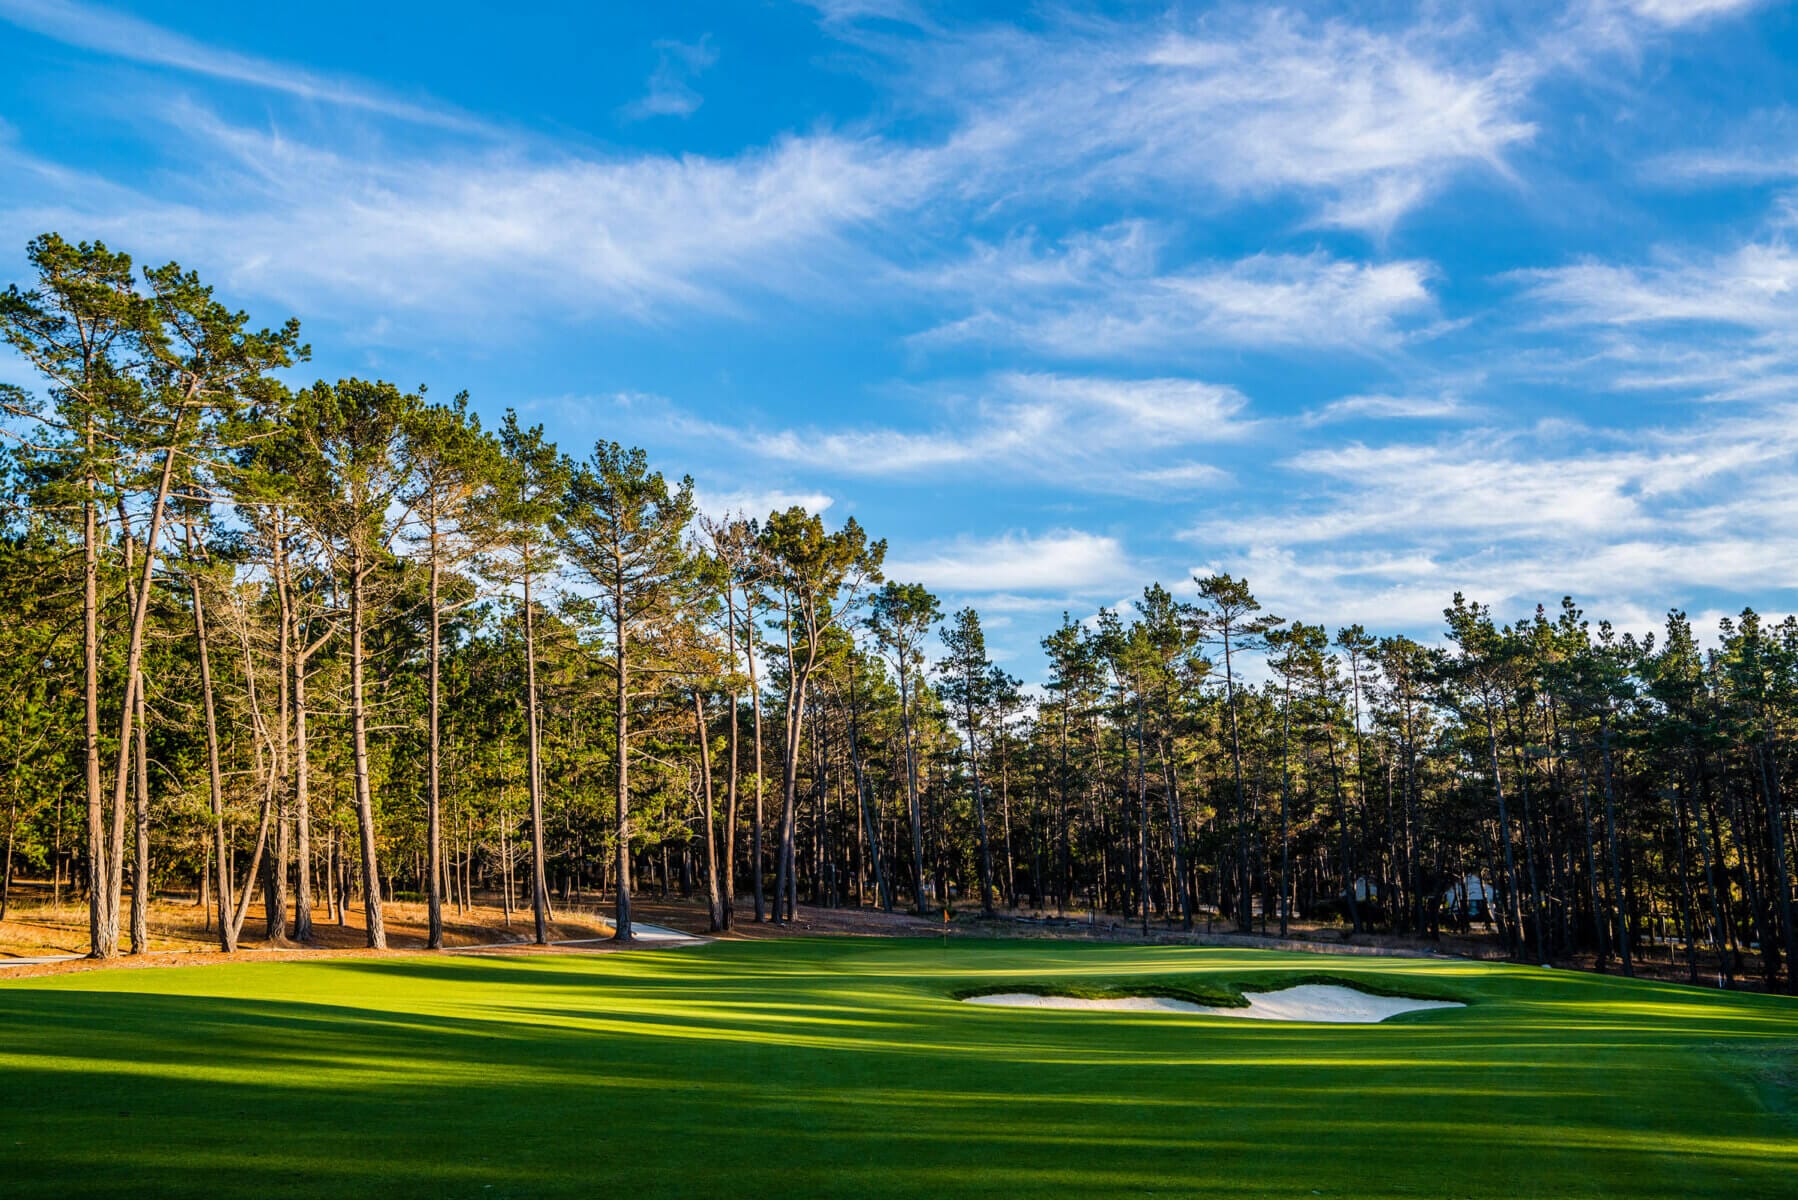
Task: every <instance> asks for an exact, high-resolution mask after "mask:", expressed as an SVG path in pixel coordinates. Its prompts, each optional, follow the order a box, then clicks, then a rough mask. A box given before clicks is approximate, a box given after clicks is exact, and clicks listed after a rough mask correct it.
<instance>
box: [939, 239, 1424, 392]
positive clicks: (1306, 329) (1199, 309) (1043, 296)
mask: <svg viewBox="0 0 1798 1200" xmlns="http://www.w3.org/2000/svg"><path fill="white" fill-rule="evenodd" d="M1433 273H1434V268H1433V267H1432V266H1431V265H1430V264H1429V263H1427V262H1423V261H1420V260H1415V259H1406V260H1399V261H1392V262H1366V261H1359V260H1354V259H1345V258H1336V257H1332V256H1330V255H1328V254H1325V253H1323V252H1321V251H1314V252H1312V253H1309V254H1256V255H1251V256H1249V257H1247V258H1242V259H1238V260H1236V261H1233V262H1212V263H1200V264H1192V265H1188V266H1184V267H1178V268H1174V269H1163V268H1161V267H1160V266H1159V264H1158V262H1157V257H1156V255H1155V253H1154V251H1153V249H1152V242H1151V239H1150V238H1149V236H1148V235H1147V233H1146V232H1145V230H1144V229H1143V227H1142V226H1140V225H1137V224H1130V225H1125V226H1121V227H1114V228H1112V229H1108V230H1105V231H1102V232H1101V233H1099V234H1096V235H1095V234H1081V235H1076V236H1075V237H1073V238H1070V239H1067V240H1066V241H1064V242H1063V243H1061V244H1059V245H1054V246H1048V247H1043V246H1039V245H1037V244H1036V243H1035V242H1034V241H1028V240H1026V241H1018V242H1012V243H1010V244H1007V245H1004V246H1000V247H990V246H988V247H976V248H975V249H974V250H973V251H972V252H971V253H970V254H969V255H968V256H966V257H965V258H963V259H961V260H959V261H955V262H951V263H949V264H946V265H945V266H942V267H940V268H937V269H935V270H932V271H929V272H925V273H922V274H921V275H920V276H918V281H919V282H920V284H921V285H922V286H925V287H927V288H932V289H935V290H937V291H938V292H939V293H941V294H945V295H947V296H950V297H959V298H961V299H962V300H963V301H964V303H967V304H970V305H972V306H974V311H972V312H971V313H969V314H967V315H965V316H962V317H959V318H957V319H954V320H952V321H948V322H945V323H942V324H939V325H937V326H935V327H934V328H932V329H929V330H927V331H925V332H923V333H920V334H918V335H915V336H914V338H913V341H914V342H915V343H916V344H919V345H922V346H926V347H928V346H933V345H953V344H956V343H970V342H971V343H980V344H989V345H1002V346H1014V347H1020V348H1024V349H1028V350H1032V351H1036V352H1038V353H1043V354H1050V355H1054V356H1057V357H1063V358H1098V359H1103V358H1112V357H1129V356H1132V355H1137V354H1141V353H1145V352H1159V353H1169V352H1179V351H1180V349H1181V348H1195V347H1203V346H1207V345H1211V346H1218V345H1222V346H1245V347H1257V348H1260V347H1287V348H1290V347H1314V348H1324V349H1335V350H1344V349H1350V350H1357V351H1361V350H1378V349H1382V348H1389V347H1392V346H1394V345H1396V344H1397V343H1399V342H1400V341H1402V340H1404V339H1405V338H1407V337H1410V336H1413V335H1415V334H1418V333H1426V332H1428V330H1429V328H1430V326H1431V324H1432V321H1431V318H1432V317H1433V316H1434V315H1435V311H1436V304H1435V299H1434V297H1433V296H1432V294H1431V291H1430V279H1431V276H1432V275H1433Z"/></svg>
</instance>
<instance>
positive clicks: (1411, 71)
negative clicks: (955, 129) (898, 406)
mask: <svg viewBox="0 0 1798 1200" xmlns="http://www.w3.org/2000/svg"><path fill="white" fill-rule="evenodd" d="M894 53H895V54H896V55H900V56H906V57H905V62H906V70H907V71H908V74H907V75H906V77H905V82H906V84H907V86H909V87H911V88H913V89H914V94H915V95H917V96H918V97H920V98H922V99H924V100H926V102H933V103H934V104H936V105H937V106H939V107H941V108H944V109H947V110H948V111H950V112H953V113H956V114H958V115H959V116H960V118H961V120H962V122H963V128H962V130H961V131H960V133H959V134H958V135H957V138H956V142H957V144H958V145H959V146H960V147H961V148H962V149H963V151H964V152H965V153H966V154H968V155H969V156H970V157H972V158H975V159H977V160H978V162H979V163H981V164H984V166H983V167H982V168H981V171H983V173H984V174H986V175H988V176H990V177H991V178H992V183H991V185H990V186H993V187H995V188H996V189H1000V190H1003V189H1004V188H1006V187H1009V186H1016V185H1017V184H1018V182H1019V181H1020V180H1022V179H1024V178H1027V177H1029V176H1031V175H1038V174H1041V173H1044V172H1047V171H1052V172H1053V173H1054V174H1056V175H1058V176H1061V177H1063V178H1064V179H1066V180H1067V181H1068V185H1069V192H1068V194H1069V196H1070V197H1073V198H1076V199H1077V198H1079V197H1082V196H1084V195H1089V194H1091V193H1092V192H1093V191H1095V190H1112V189H1114V188H1116V187H1118V186H1119V185H1120V184H1121V185H1123V186H1126V187H1130V188H1134V189H1141V190H1148V191H1151V192H1153V191H1164V190H1166V189H1182V188H1184V189H1191V188H1198V189H1200V190H1201V192H1202V194H1203V195H1206V196H1209V197H1212V198H1214V199H1221V200H1232V199H1240V198H1243V197H1254V196H1265V195H1269V194H1275V193H1284V192H1290V193H1295V194H1298V195H1300V196H1303V197H1305V198H1306V199H1307V200H1308V201H1309V202H1310V204H1311V205H1312V209H1313V213H1314V220H1315V221H1316V222H1317V223H1319V224H1322V225H1332V226H1341V227H1346V228H1352V229H1362V230H1370V231H1376V232H1380V231H1384V230H1387V229H1390V228H1391V226H1392V224H1393V223H1394V222H1395V221H1397V220H1398V219H1399V218H1400V217H1402V216H1403V215H1404V214H1405V213H1406V212H1408V211H1409V210H1410V209H1411V208H1413V207H1414V206H1415V205H1417V204H1418V203H1420V202H1421V201H1422V200H1423V199H1424V198H1425V197H1426V196H1427V195H1429V194H1431V193H1432V192H1434V191H1436V190H1437V189H1439V188H1440V187H1441V186H1442V185H1443V184H1444V183H1445V182H1446V181H1447V180H1448V179H1449V178H1451V177H1452V176H1453V175H1454V174H1456V173H1457V172H1459V171H1463V170H1467V169H1478V170H1483V171H1487V172H1498V173H1500V174H1503V173H1504V172H1505V171H1506V169H1507V168H1506V167H1505V156H1506V154H1507V153H1508V152H1509V151H1511V150H1512V149H1514V148H1516V147H1517V146H1519V145H1522V144H1524V143H1526V142H1528V141H1529V140H1530V139H1531V138H1532V136H1533V135H1534V132H1535V130H1534V126H1533V125H1532V124H1531V123H1530V122H1529V121H1528V120H1526V119H1524V118H1523V117H1522V116H1521V114H1520V109H1521V102H1522V100H1523V98H1524V96H1525V95H1526V93H1527V91H1528V87H1529V84H1530V82H1531V79H1530V76H1529V73H1528V72H1527V71H1520V70H1519V69H1518V67H1517V64H1516V63H1514V62H1513V61H1511V60H1510V59H1507V58H1506V57H1504V56H1503V55H1496V56H1494V55H1486V56H1484V57H1482V56H1481V55H1479V54H1478V53H1476V52H1470V51H1469V49H1468V47H1467V46H1466V45H1464V44H1456V43H1454V42H1453V41H1452V39H1451V37H1450V36H1449V34H1448V32H1447V31H1445V30H1443V29H1439V28H1437V27H1435V26H1433V25H1431V24H1430V23H1429V22H1428V21H1427V20H1426V21H1424V22H1420V23H1419V24H1418V25H1417V26H1415V27H1413V28H1411V29H1405V30H1400V31H1397V32H1379V31H1374V30H1371V29H1367V28H1363V27H1358V26H1355V25H1352V24H1349V23H1347V22H1338V21H1321V20H1310V19H1307V18H1303V17H1299V16H1296V15H1294V14H1292V13H1288V12H1284V11H1275V12H1271V13H1270V12H1266V11H1265V10H1255V9H1246V8H1237V9H1228V8H1227V9H1223V10H1219V11H1215V12H1211V13H1208V14H1206V15H1205V16H1204V17H1200V18H1187V17H1184V16H1181V15H1178V14H1169V15H1167V16H1166V17H1164V18H1163V19H1161V20H1158V21H1147V22H1140V23H1128V22H1123V21H1108V20H1102V19H1091V18H1087V19H1077V18H1076V19H1069V20H1066V21H1063V22H1060V23H1052V24H1051V25H1050V26H1049V28H1047V29H1046V30H1041V31H1034V32H1025V31H1022V30H1018V29H984V30H980V31H977V32H974V33H970V34H965V35H962V36H961V37H959V38H956V37H951V38H947V39H937V40H935V41H933V42H931V43H930V44H929V45H927V46H924V47H919V46H916V45H913V44H910V43H900V44H899V45H898V47H897V48H896V49H895V50H894Z"/></svg>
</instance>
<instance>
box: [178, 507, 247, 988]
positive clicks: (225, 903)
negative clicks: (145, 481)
mask: <svg viewBox="0 0 1798 1200" xmlns="http://www.w3.org/2000/svg"><path fill="white" fill-rule="evenodd" d="M194 551H195V546H194V530H193V525H192V524H191V523H189V524H188V526H187V557H188V561H189V562H194V561H195V559H194ZM187 586H188V592H189V595H190V596H191V597H192V602H193V609H194V645H195V647H196V649H197V651H198V654H199V659H200V700H201V707H202V708H203V710H204V712H205V716H206V784H207V795H208V797H209V798H210V800H211V804H212V828H213V841H212V856H213V867H214V869H215V870H216V871H217V872H218V889H217V890H218V895H217V902H218V923H219V928H218V934H219V949H221V950H223V951H224V952H225V953H226V954H232V953H235V952H236V950H237V931H236V930H235V929H234V928H232V923H231V865H230V856H229V853H228V851H227V847H226V842H225V783H224V775H223V772H222V770H221V768H220V765H219V735H218V711H217V704H216V703H215V701H214V698H213V689H212V647H211V643H210V641H209V639H208V638H207V636H206V604H205V599H204V597H203V595H202V593H201V591H200V577H199V575H198V574H196V573H193V572H189V574H188V577H187Z"/></svg>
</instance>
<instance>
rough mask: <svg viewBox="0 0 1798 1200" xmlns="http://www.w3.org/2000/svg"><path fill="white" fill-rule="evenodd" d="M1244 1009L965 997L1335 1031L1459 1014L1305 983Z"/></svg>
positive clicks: (1126, 999)
mask: <svg viewBox="0 0 1798 1200" xmlns="http://www.w3.org/2000/svg"><path fill="white" fill-rule="evenodd" d="M1243 996H1244V998H1245V999H1247V1000H1248V1002H1249V1006H1248V1007H1247V1008H1208V1007H1206V1006H1205V1005H1203V1004H1194V1003H1192V1002H1191V1001H1189V1000H1175V999H1172V998H1171V997H1167V996H1115V997H1111V998H1109V999H1104V1000H1089V999H1085V998H1083V997H1080V996H1043V995H1039V994H1037V993H1035V992H999V993H997V994H995V995H991V996H970V997H968V999H967V1001H966V1003H968V1004H993V1005H998V1006H1000V1007H1002V1008H1080V1009H1103V1010H1105V1011H1108V1012H1179V1013H1202V1014H1203V1015H1205V1016H1208V1017H1246V1018H1248V1019H1249V1020H1252V1021H1315V1022H1321V1023H1326V1024H1335V1025H1374V1024H1377V1023H1378V1022H1380V1021H1384V1020H1385V1019H1386V1018H1387V1017H1393V1016H1397V1015H1398V1014H1399V1013H1407V1012H1421V1011H1423V1010H1425V1009H1431V1008H1464V1007H1466V1006H1465V1005H1463V1004H1461V1003H1460V1002H1459V1001H1456V1000H1411V999H1408V998H1406V997H1404V996H1371V995H1369V994H1367V993H1366V992H1357V991H1356V990H1355V989H1354V988H1346V987H1339V986H1337V985H1336V984H1333V983H1306V984H1301V985H1299V986H1298V987H1289V988H1282V989H1281V990H1280V991H1277V992H1244V993H1243Z"/></svg>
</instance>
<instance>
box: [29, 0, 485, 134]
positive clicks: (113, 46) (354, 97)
mask: <svg viewBox="0 0 1798 1200" xmlns="http://www.w3.org/2000/svg"><path fill="white" fill-rule="evenodd" d="M0 21H5V22H7V23H9V24H12V25H16V26H18V27H19V28H21V29H28V30H30V31H31V32H33V33H37V34H41V35H43V36H44V37H48V38H54V39H55V40H56V41H59V42H63V43H65V44H66V45H70V46H77V47H80V48H81V49H83V50H91V51H94V52H96V53H99V54H104V55H109V56H111V57H114V58H120V59H125V60H127V61H129V62H135V63H143V64H145V65H148V66H154V67H167V68H170V69H172V70H177V71H184V72H189V73H191V74H195V75H203V76H207V77H209V78H212V79H218V80H223V81H225V82H227V83H233V84H239V85H242V86H245V87H251V88H259V89H263V90H266V91H273V92H281V93H284V94H286V95H289V96H293V97H295V98H297V99H300V100H307V101H313V102H316V103H320V104H329V105H334V106H338V107H342V108H348V109H355V110H360V111H362V112H366V113H371V114H373V115H376V116H381V117H390V118H394V119H396V120H401V121H407V122H411V123H413V124H417V125H428V126H434V127H437V128H440V129H447V130H454V131H458V132H462V133H496V132H497V128H496V127H495V126H494V125H492V124H491V123H489V122H487V121H484V120H482V119H480V118H478V117H475V116H473V115H471V114H469V113H466V112H462V111H460V110H458V109H456V108H454V107H453V106H451V105H448V104H444V103H441V102H439V101H436V100H430V99H407V98H405V97H402V96H395V95H392V94H389V93H388V92H385V91H383V90H381V89H379V88H374V87H370V86H368V85H367V84H365V83H362V82H360V81H358V80H353V79H345V78H341V77H336V76H330V75H322V74H319V73H317V72H313V71H307V70H302V69H300V68H298V67H294V66H290V65H288V64H286V63H281V62H276V61H274V60H272V59H267V58H261V57H258V56H256V55H253V54H240V53H238V52H236V51H233V50H226V49H222V48H220V47H217V46H213V45H209V44H208V43H205V42H202V41H198V40H196V39H194V38H190V37H187V36H185V35H183V34H180V33H176V32H174V31H173V30H170V29H167V28H165V27H163V26H161V25H156V24H153V23H151V22H149V21H145V20H142V19H140V18H138V17H134V16H132V15H130V14H129V13H125V12H120V11H119V10H117V9H114V8H105V7H101V6H99V5H94V4H83V3H78V2H77V0H0Z"/></svg>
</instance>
